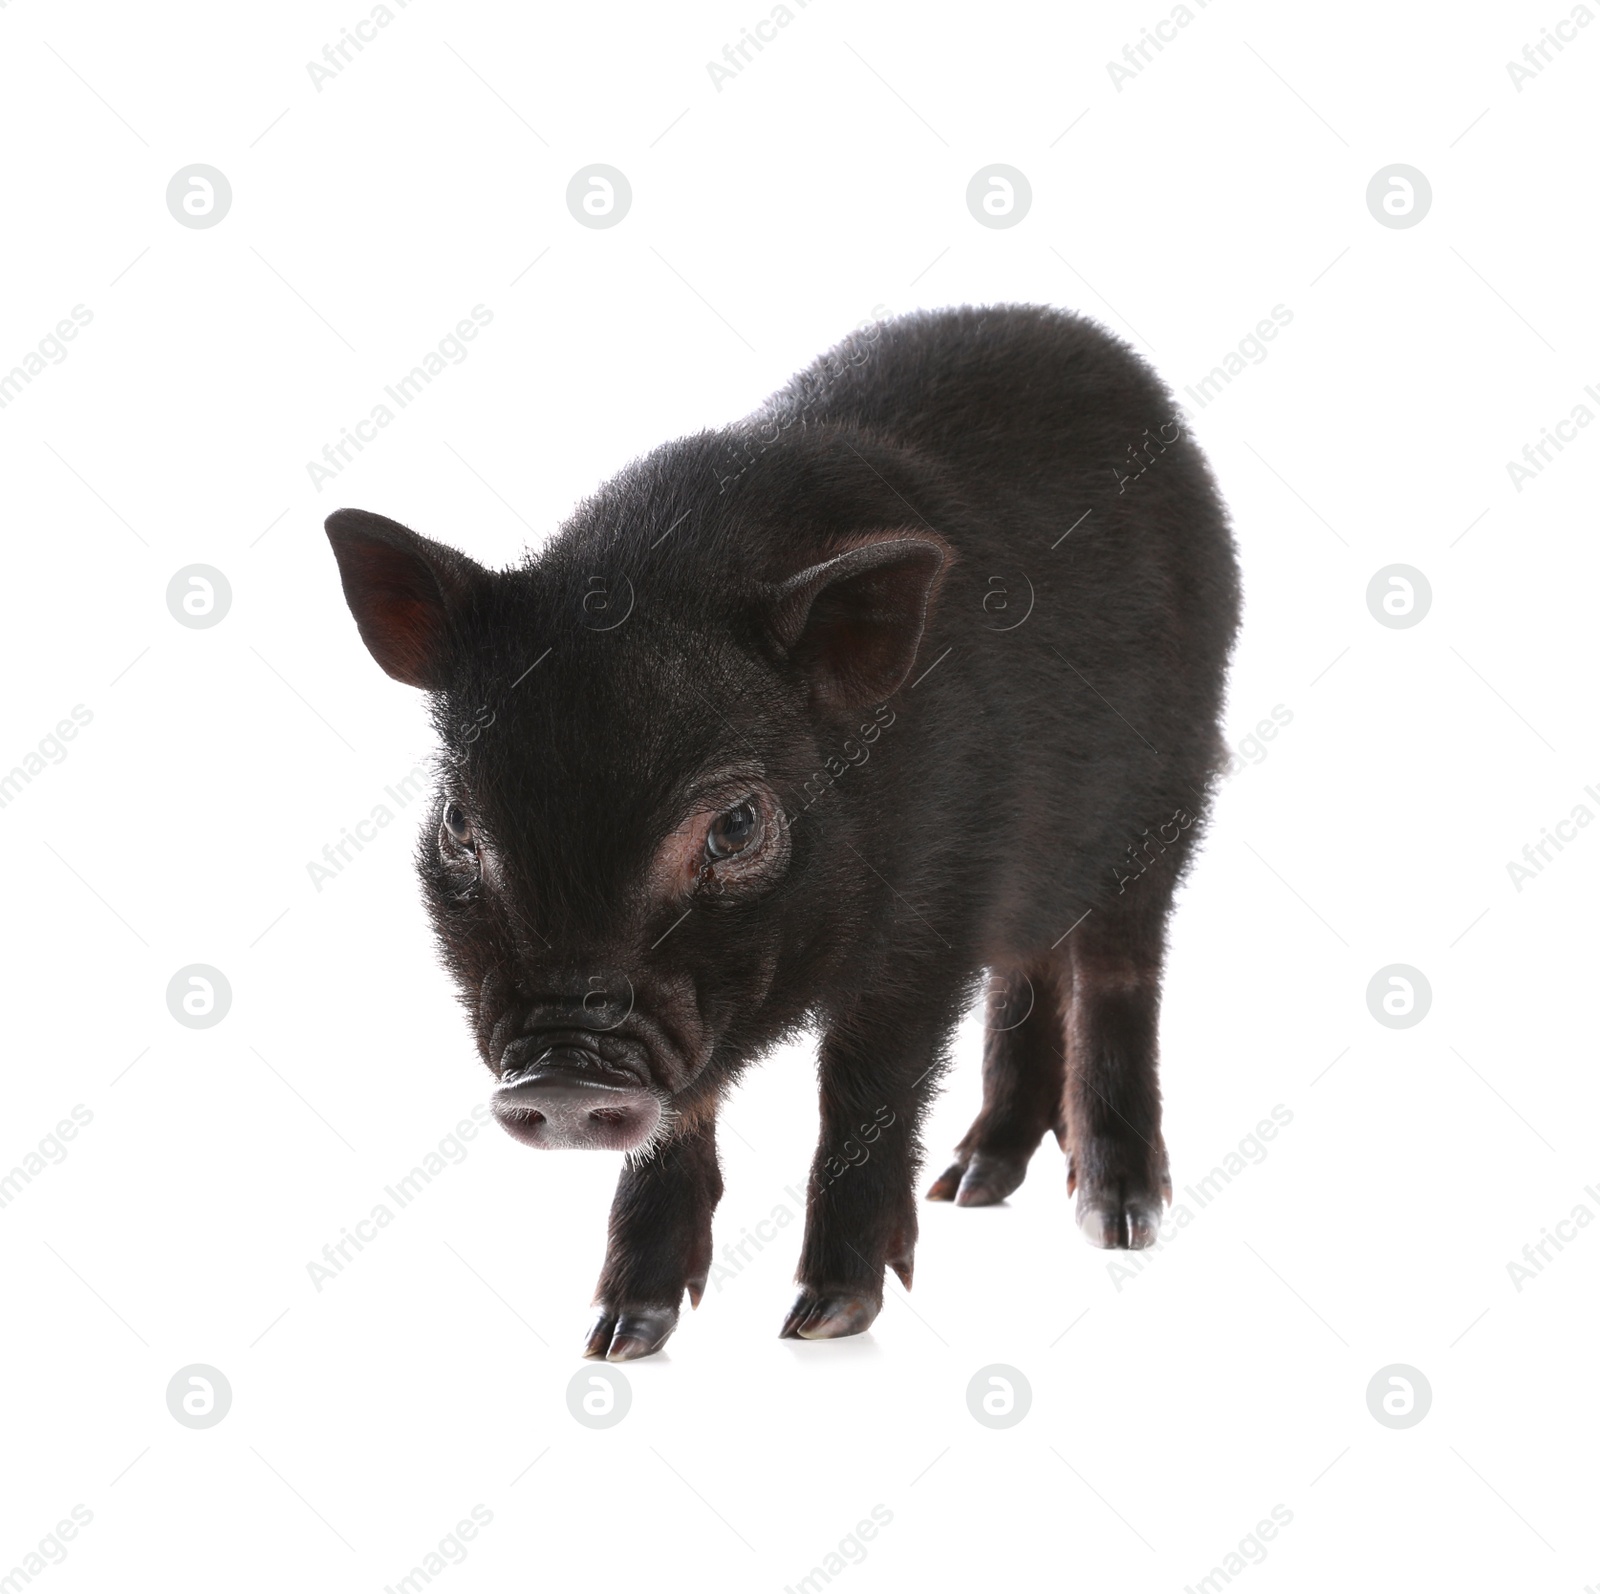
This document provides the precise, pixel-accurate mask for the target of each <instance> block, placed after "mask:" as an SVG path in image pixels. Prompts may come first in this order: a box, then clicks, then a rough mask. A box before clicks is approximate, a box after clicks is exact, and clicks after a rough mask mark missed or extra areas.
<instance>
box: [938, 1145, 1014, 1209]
mask: <svg viewBox="0 0 1600 1594" xmlns="http://www.w3.org/2000/svg"><path fill="white" fill-rule="evenodd" d="M1028 1160H1029V1159H1028V1158H1027V1157H1026V1156H1024V1155H1020V1154H1018V1153H1015V1152H1007V1151H975V1152H973V1153H972V1154H971V1155H970V1156H968V1157H966V1158H964V1159H963V1160H962V1161H960V1162H953V1163H951V1165H950V1166H949V1167H948V1168H946V1169H945V1171H944V1172H943V1173H941V1174H940V1175H939V1177H938V1178H937V1179H935V1180H934V1182H933V1184H932V1185H931V1186H930V1187H929V1190H928V1199H929V1200H930V1201H951V1200H953V1201H954V1202H955V1204H956V1205H957V1206H958V1207H992V1206H993V1205H994V1204H995V1202H997V1201H1004V1200H1005V1198H1006V1197H1007V1196H1008V1195H1010V1194H1011V1192H1012V1191H1013V1190H1015V1189H1016V1188H1017V1186H1018V1185H1019V1184H1021V1183H1022V1181H1023V1180H1024V1179H1025V1178H1026V1177H1027V1173H1028Z"/></svg>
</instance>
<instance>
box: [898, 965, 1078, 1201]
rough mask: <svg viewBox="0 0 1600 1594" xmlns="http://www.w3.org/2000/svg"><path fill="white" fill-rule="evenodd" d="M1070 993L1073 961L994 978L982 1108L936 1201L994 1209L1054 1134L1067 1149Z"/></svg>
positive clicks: (933, 1194)
mask: <svg viewBox="0 0 1600 1594" xmlns="http://www.w3.org/2000/svg"><path fill="white" fill-rule="evenodd" d="M1070 987H1071V972H1070V964H1066V963H1063V964H1062V965H1060V966H1053V965H1051V964H1048V963H1045V964H1038V965H1035V966H1033V967H1031V968H1027V969H1023V968H1017V969H1011V970H1005V971H997V972H996V973H994V974H993V975H992V976H991V978H990V982H989V996H988V1002H987V1009H986V1010H987V1033H986V1034H985V1036H984V1049H983V1107H982V1110H981V1111H980V1112H979V1113H978V1116H977V1118H976V1119H974V1120H973V1124H972V1127H971V1128H970V1129H969V1130H968V1131H967V1132H966V1134H965V1136H963V1137H962V1140H961V1143H960V1144H959V1145H958V1146H957V1147H956V1150H955V1161H954V1162H952V1163H951V1164H950V1166H949V1167H948V1168H946V1169H945V1171H944V1172H943V1173H942V1174H940V1176H939V1177H938V1178H937V1179H936V1180H935V1181H934V1183H933V1185H932V1187H931V1188H930V1189H929V1191H928V1199H929V1200H930V1201H950V1200H953V1201H954V1202H955V1204H956V1205H957V1206H958V1207H981V1206H992V1205H993V1204H994V1203H995V1202H997V1201H1004V1200H1005V1198H1006V1197H1007V1196H1008V1195H1010V1194H1011V1192H1012V1191H1013V1190H1015V1189H1016V1188H1017V1186H1018V1185H1020V1184H1021V1183H1022V1181H1023V1179H1024V1177H1025V1176H1026V1175H1027V1172H1028V1162H1029V1160H1030V1159H1031V1158H1032V1156H1033V1154H1034V1152H1035V1151H1037V1150H1038V1148H1039V1142H1040V1141H1041V1140H1042V1139H1043V1138H1044V1136H1045V1134H1046V1133H1047V1132H1048V1131H1050V1130H1054V1131H1055V1133H1056V1137H1057V1139H1058V1140H1059V1141H1060V1142H1061V1144H1062V1146H1063V1148H1064V1147H1065V1146H1066V1143H1067V1140H1066V1136H1067V1125H1066V1107H1065V1102H1064V1098H1063V1090H1064V1087H1065V1083H1066V1061H1065V1057H1064V1048H1063V1042H1064V1038H1065V1034H1064V1016H1063V1000H1064V994H1065V993H1066V992H1068V991H1070Z"/></svg>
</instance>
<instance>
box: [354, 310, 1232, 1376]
mask: <svg viewBox="0 0 1600 1594" xmlns="http://www.w3.org/2000/svg"><path fill="white" fill-rule="evenodd" d="M327 530H328V536H329V538H330V539H331V541H332V543H333V548H334V552H335V554H336V555H337V557H338V562H339V572H340V575H341V577H342V579H343V583H344V592H345V597H346V599H347V600H348V602H349V605H350V608H351V611H352V612H353V613H354V615H355V619H356V624H357V626H358V627H359V629H360V632H361V636H362V639H363V640H364V641H365V642H366V644H367V647H368V648H369V649H370V650H371V652H372V654H373V656H374V657H375V658H376V659H377V661H378V663H379V664H381V665H382V666H383V668H384V669H385V670H387V671H388V672H389V674H390V675H392V676H394V677H395V678H396V679H397V680H400V681H404V682H406V683H407V684H408V685H410V686H415V687H421V688H422V689H423V690H425V691H427V692H429V693H431V694H433V697H432V702H433V709H434V718H435V722H436V725H437V728H438V732H439V736H440V738H441V741H442V743H443V753H442V759H441V764H440V771H441V780H440V789H439V795H438V803H437V807H436V810H435V814H434V819H433V822H432V824H431V825H430V827H429V829H428V831H427V833H426V835H425V836H424V837H423V839H422V845H421V848H420V851H419V854H418V863H419V866H420V869H421V874H422V879H423V884H424V887H425V890H426V894H427V900H428V905H429V908H430V910H431V913H432V917H433V922H434V925H435V928H436V930H437V933H438V938H439V942H440V945H441V947H442V949H443V955H444V958H445V961H446V963H447V964H448V966H449V968H450V970H451V971H452V973H453V974H454V976H455V977H456V979H457V980H458V982H459V983H460V986H461V992H462V1000H463V1002H464V1004H465V1006H466V1009H467V1012H468V1014H469V1016H470V1019H471V1023H472V1027H473V1032H474V1034H475V1036H476V1038H477V1043H478V1048H479V1050H480V1052H481V1053H482V1055H483V1059H484V1061H485V1062H486V1063H487V1064H488V1065H489V1068H490V1069H491V1071H492V1072H493V1073H494V1074H495V1076H496V1078H497V1080H498V1081H499V1083H498V1086H497V1088H496V1090H495V1093H494V1111H495V1114H496V1116H497V1118H498V1119H499V1121H500V1122H501V1123H502V1124H503V1125H504V1126H505V1128H506V1129H508V1130H509V1131H510V1132H511V1133H512V1134H513V1135H515V1136H516V1137H517V1138H518V1139H519V1140H522V1141H524V1142H526V1143H527V1144H528V1145H530V1146H537V1147H584V1146H587V1147H602V1148H610V1149H613V1150H619V1149H620V1150H625V1151H627V1152H628V1153H629V1156H628V1158H627V1162H626V1165H625V1167H624V1169H623V1172H622V1176H621V1180H620V1182H619V1184H618V1187H617V1195H616V1201H615V1204H614V1205H613V1207H612V1212H611V1227H610V1243H609V1247H608V1250H607V1254H606V1260H605V1266H604V1268H603V1270H602V1272H601V1275H600V1284H599V1290H598V1294H597V1301H596V1303H597V1305H598V1307H599V1309H600V1315H599V1318H598V1321H597V1322H596V1324H595V1327H594V1329H593V1332H592V1333H591V1335H590V1337H589V1340H588V1344H587V1353H588V1354H589V1355H592V1356H606V1357H609V1358H610V1359H612V1360H620V1359H625V1358H629V1357H635V1356H645V1355H648V1354H650V1353H651V1352H652V1351H655V1350H657V1349H659V1348H660V1346H661V1345H662V1344H663V1342H664V1341H665V1340H666V1338H667V1336H668V1335H669V1334H670V1333H671V1332H672V1330H673V1328H674V1327H675V1326H676V1324H677V1319H678V1310H679V1306H680V1303H681V1301H682V1298H683V1293H684V1291H685V1290H687V1291H688V1292H689V1297H690V1299H691V1301H692V1302H694V1303H695V1304H698V1303H699V1299H700V1295H701V1293H702V1291H703V1289H704V1287H705V1281H706V1276H707V1272H708V1270H709V1268H710V1266H711V1257H712V1250H711V1219H712V1213H713V1211H714V1209H715V1207H716V1204H717V1201H718V1199H719V1197H720V1195H721V1192H722V1178H721V1174H720V1172H719V1170H718V1163H717V1150H716V1118H717V1107H718V1104H719V1102H720V1101H721V1100H722V1097H723V1095H724V1094H725V1093H726V1091H727V1090H728V1088H729V1086H730V1084H731V1083H732V1081H733V1080H734V1078H735V1077H736V1076H737V1075H738V1074H739V1072H740V1071H741V1070H742V1069H743V1068H744V1067H745V1066H746V1065H747V1064H748V1063H750V1062H752V1061H753V1060H754V1059H755V1058H756V1057H757V1056H759V1055H760V1054H761V1053H762V1052H764V1051H766V1050H767V1049H768V1048H770V1047H771V1046H773V1045H774V1043H776V1042H777V1041H779V1040H781V1039H783V1038H784V1037H786V1036H792V1035H794V1034H795V1033H796V1031H797V1030H798V1029H799V1028H800V1027H801V1026H802V1025H805V1024H808V1023H812V1024H815V1025H817V1026H818V1027H819V1029H820V1032H821V1037H822V1038H821V1055H820V1060H819V1074H820V1080H821V1109H822V1133H821V1141H820V1144H819V1146H818V1148H817V1153H816V1159H815V1161H814V1163H813V1165H812V1169H811V1178H810V1185H809V1192H808V1210H807V1214H806V1226H805V1238H804V1241H803V1244H802V1247H801V1255H800V1265H799V1270H798V1274H797V1281H798V1283H799V1286H800V1288H799V1295H798V1297H797V1299H796V1301H795V1303H794V1306H793V1308H792V1309H791V1311H790V1312H789V1315H788V1318H787V1320H786V1321H785V1323H784V1325H783V1333H784V1334H785V1335H798V1336H800V1337H802V1338H805V1339H827V1338H832V1337H835V1336H839V1335H845V1334H856V1333H859V1332H860V1331H861V1330H862V1329H864V1328H866V1327H867V1326H868V1325H869V1324H870V1323H871V1322H872V1320H873V1319H874V1318H875V1317H876V1316H877V1314H878V1311H879V1310H880V1308H881V1306H882V1303H883V1282H884V1268H885V1267H886V1266H887V1267H892V1268H893V1269H894V1270H895V1272H896V1273H898V1274H899V1276H900V1278H901V1279H902V1280H903V1281H904V1282H905V1284H906V1285H907V1286H909V1285H910V1283H911V1269H912V1252H913V1249H914V1247H915V1243H916V1237H917V1212H916V1204H915V1199H914V1195H913V1187H912V1181H913V1178H914V1175H915V1171H916V1169H917V1167H918V1164H919V1160H920V1157H921V1147H920V1144H919V1140H918V1129H919V1124H920V1123H921V1120H922V1117H923V1114H924V1112H925V1110H926V1108H927V1104H928V1100H929V1098H930V1096H931V1095H932V1093H933V1091H934V1088H935V1086H936V1084H937V1082H938V1080H939V1078H940V1074H941V1072H942V1070H943V1068H944V1066H945V1063H946V1061H947V1057H948V1052H949V1046H950V1038H951V1034H952V1031H953V1030H954V1028H955V1026H956V1024H957V1022H958V1020H959V1019H960V1018H961V1016H962V1013H963V1010H964V1009H965V1008H966V1007H967V1006H968V1005H969V1003H970V1002H971V1001H972V1000H973V998H974V996H975V995H976V992H977V988H978V984H979V982H980V980H981V979H982V977H983V976H984V974H985V971H987V974H988V979H989V982H990V985H989V990H990V1001H989V1007H988V1034H987V1040H986V1044H985V1053H984V1064H983V1085H984V1101H983V1109H982V1111H981V1112H980V1113H979V1114H978V1118H977V1121H976V1122H975V1123H974V1124H973V1125H972V1128H971V1129H970V1130H969V1131H968V1132H967V1135H966V1138H965V1139H964V1140H963V1141H962V1142H961V1144H960V1145H959V1146H958V1147H957V1149H956V1154H955V1161H954V1163H953V1164H952V1165H951V1166H950V1168H949V1169H948V1170H947V1171H946V1172H945V1173H943V1174H942V1175H941V1176H940V1177H939V1178H938V1179H937V1180H936V1181H935V1183H934V1185H933V1187H932V1189H931V1190H930V1191H929V1192H928V1194H929V1196H930V1197H931V1198H932V1199H934V1200H951V1199H954V1200H955V1202H956V1203H957V1204H958V1205H965V1206H975V1205H982V1204H985V1203H989V1202H995V1201H1000V1200H1003V1199H1004V1198H1005V1197H1006V1196H1007V1195H1009V1194H1010V1193H1011V1191H1013V1190H1015V1189H1016V1187H1017V1186H1018V1184H1020V1183H1021V1181H1022V1178H1023V1175H1024V1172H1025V1171H1026V1168H1027V1164H1028V1160H1029V1158H1030V1157H1031V1156H1032V1154H1033V1152H1034V1151H1035V1149H1036V1148H1037V1147H1038V1145H1039V1142H1040V1140H1041V1139H1042V1138H1043V1137H1044V1135H1045V1133H1046V1131H1053V1132H1054V1133H1055V1136H1056V1138H1057V1140H1058V1141H1059V1142H1060V1144H1061V1146H1062V1148H1063V1149H1064V1150H1065V1152H1066V1154H1067V1189H1068V1191H1069V1192H1071V1191H1072V1190H1074V1189H1076V1191H1077V1218H1078V1223H1079V1225H1080V1226H1081V1227H1082V1229H1083V1232H1084V1233H1085V1235H1087V1237H1088V1238H1089V1240H1090V1241H1091V1243H1093V1244H1095V1245H1100V1246H1127V1247H1139V1246H1145V1245H1148V1244H1150V1243H1151V1241H1152V1239H1153V1238H1154V1236H1155V1232H1156V1227H1157V1224H1158V1222H1159V1219H1160V1214H1161V1208H1162V1204H1163V1201H1167V1200H1170V1199H1171V1183H1170V1179H1169V1175H1168V1170H1167V1153H1166V1149H1165V1147H1164V1145H1163V1142H1162V1137H1161V1123H1160V1119H1161V1105H1160V1092H1159V1088H1158V1085H1157V1080H1156V1030H1157V1013H1158V1009H1159V1006H1160V995H1161V970H1162V958H1163V951H1164V943H1165V926H1166V920H1167V914H1168V911H1169V909H1170V907H1171V904H1172V896H1173V889H1174V886H1175V884H1176V882H1177V880H1178V878H1179V875H1180V873H1181V871H1182V869H1183V867H1184V865H1185V863H1186V861H1187V860H1188V857H1189V855H1190V853H1191V851H1192V850H1193V846H1194V841H1195V837H1196V834H1197V832H1198V829H1199V824H1200V820H1201V817H1202V813H1203V810H1204V807H1205V801H1206V795H1207V790H1208V786H1209V783H1210V782H1211V779H1212V777H1213V775H1214V773H1215V771H1216V770H1217V768H1218V767H1219V764H1220V761H1221V759H1222V757H1223V746H1222V742H1221V738H1220V734H1219V727H1218V718H1219V712H1220V708H1221V703H1222V696H1223V682H1224V674H1225V670H1226V665H1227V660H1228V655H1229V651H1230V649H1231V647H1232V644H1233V639H1234V634H1235V631H1236V629H1237V625H1238V613H1239V588H1238V570H1237V565H1236V560H1235V555H1234V548H1233V541H1232V538H1231V535H1230V533H1229V530H1228V526H1227V519H1226V515H1225V512H1224V510H1223V508H1222V506H1221V504H1220V502H1219V499H1218V496H1217V491H1216V488H1215V486H1214V485H1213V482H1212V479H1211V475H1210V472H1209V471H1208V469H1207V467H1206V464H1205V461H1204V459H1203V458H1202V456H1201V454H1200V451H1199V448H1198V447H1197V446H1196V444H1195V443H1194V442H1193V441H1192V440H1191V439H1190V437H1189V436H1188V434H1187V432H1186V431H1185V430H1184V427H1183V424H1182V422H1181V420H1180V418H1179V415H1178V412H1177V407H1176V405H1175V403H1174V401H1173V400H1172V398H1171V396H1170V395H1169V394H1168V392H1167V391H1166V389H1165V388H1164V387H1163V386H1162V384H1161V382H1160V381H1159V380H1158V379H1157V378H1156V377H1155V376H1154V375H1153V374H1152V373H1151V371H1150V370H1149V369H1148V367H1146V366H1145V365H1144V363H1143V362H1142V361H1141V360H1140V359H1138V358H1137V357H1136V356H1135V355H1134V354H1133V353H1132V352H1131V351H1130V350H1129V349H1128V348H1127V347H1126V346H1125V345H1124V344H1122V343H1120V342H1118V341H1117V340H1115V339H1114V338H1112V337H1110V336H1108V335H1107V334H1106V333H1105V332H1103V331H1102V330H1100V329H1099V328H1097V327H1096V326H1094V325H1092V324H1091V323H1089V322H1087V321H1084V320H1080V319H1078V318H1076V317H1074V316H1071V315H1067V314H1064V313H1062V312H1059V311H1055V310H1048V309H1036V308H1025V307H1024V308H998V309H962V310H952V311H944V312H939V313H934V314H919V315H913V316H908V317H906V318H904V319H902V320H897V321H894V322H891V323H888V324H883V325H878V326H874V327H872V328H870V329H868V330H864V331H861V332H858V333H857V334H856V335H854V336H852V337H851V338H849V339H847V340H846V341H845V342H844V343H842V344H841V345H840V346H839V347H838V348H837V349H835V350H834V351H833V352H832V353H831V354H829V355H827V356H825V357H824V358H823V359H822V360H820V361H819V362H818V363H817V364H816V365H814V366H812V367H811V369H809V370H808V371H805V372H802V373H801V374H800V375H799V376H797V377H796V378H795V379H794V380H793V381H792V382H791V383H790V384H789V385H788V386H787V387H786V388H785V389H784V390H783V391H782V392H780V393H778V394H777V395H776V396H775V397H774V398H772V399H771V400H770V401H769V402H768V403H767V404H766V405H765V406H764V407H763V408H762V409H761V410H760V411H758V412H757V413H756V414H755V415H753V416H751V417H750V418H749V419H748V420H745V421H741V422H739V423H737V424H736V425H733V426H730V427H728V428H727V429H725V430H723V431H717V432H704V433H701V434H700V435H699V436H696V437H690V438H686V439H684V440H682V441H680V442H675V443H669V444H667V445H665V446H664V447H662V448H660V449H658V450H656V452H655V453H653V454H651V455H649V456H648V457H647V458H645V459H642V460H640V461H638V462H637V463H635V464H633V465H631V466H629V467H628V468H627V469H626V470H625V471H624V472H623V473H622V474H621V475H620V476H618V477H617V478H616V479H615V480H614V481H612V482H611V483H609V484H608V485H607V486H605V487H604V488H602V489H601V490H600V492H599V493H597V494H596V495H595V497H593V498H592V499H590V500H589V501H588V502H587V503H585V504H583V505H582V506H581V507H580V509H579V510H578V512H577V513H576V514H575V515H574V516H573V518H572V520H571V521H570V522H569V523H568V524H567V526H566V527H565V528H564V529H563V530H562V531H561V533H560V534H559V535H558V536H556V537H555V538H553V539H552V540H551V541H550V542H549V543H548V544H547V545H546V546H545V547H544V548H543V549H542V550H541V551H540V552H539V553H538V555H537V556H534V557H530V558H529V559H528V561H527V562H526V563H525V564H524V565H523V566H521V567H520V568H518V569H515V570H511V571H506V572H494V571H490V570H486V569H484V568H483V567H481V566H479V565H477V564H475V563H473V561H472V560H470V559H468V558H467V557H466V556H465V555H463V554H459V553H456V552H455V551H454V550H452V549H450V548H446V547H443V546H441V545H440V544H438V543H435V542H430V541H427V540H426V539H424V538H422V537H419V536H417V535H416V534H415V533H414V532H411V531H408V530H406V529H405V527H403V526H400V525H397V524H396V523H395V522H394V521H391V520H385V519H384V518H382V517H381V516H378V515H372V514H367V513H365V512H363V511H360V510H353V509H342V510H340V511H338V512H337V513H336V514H334V515H332V516H330V517H329V520H328V523H327Z"/></svg>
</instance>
